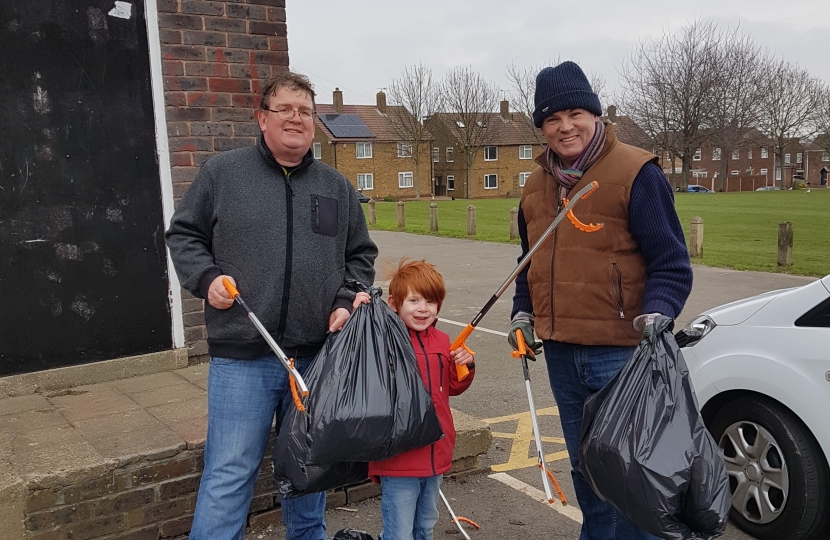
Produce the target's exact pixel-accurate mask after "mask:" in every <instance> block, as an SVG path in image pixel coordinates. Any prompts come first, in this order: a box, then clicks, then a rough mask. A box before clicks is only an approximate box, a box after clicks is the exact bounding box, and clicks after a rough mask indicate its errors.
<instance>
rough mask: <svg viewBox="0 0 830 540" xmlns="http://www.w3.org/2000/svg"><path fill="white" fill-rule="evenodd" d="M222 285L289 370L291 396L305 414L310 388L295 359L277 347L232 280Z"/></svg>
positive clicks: (224, 279) (224, 281)
mask: <svg viewBox="0 0 830 540" xmlns="http://www.w3.org/2000/svg"><path fill="white" fill-rule="evenodd" d="M222 285H224V286H225V289H226V290H227V291H228V294H230V295H231V298H233V299H234V300H236V301H237V303H239V305H240V306H242V307H243V308H244V309H245V312H246V313H247V314H248V318H249V319H251V322H252V323H254V326H256V329H257V330H259V333H260V335H262V337H263V338H264V339H265V341H266V342H267V343H268V346H269V347H271V350H272V351H274V354H276V355H277V358H279V360H280V362H282V365H283V366H285V369H287V370H288V384H289V385H290V386H291V395H292V396H293V397H294V404H295V405H296V406H297V410H299V411H300V412H304V411H305V406H304V405H303V401H302V398H304V397H306V396H308V387H307V386H306V384H305V381H304V380H303V377H302V375H300V372H299V371H297V368H295V367H294V359H293V358H288V357H287V356H286V355H285V353H284V352H282V349H280V346H279V345H277V342H276V341H274V338H272V337H271V334H269V333H268V330H266V329H265V327H264V326H262V323H261V322H259V319H258V318H257V316H256V315H254V312H253V311H251V308H249V307H248V304H246V303H245V301H244V300H243V299H242V297H241V296H239V291H238V290H236V287H235V286H234V284H233V283H231V280H229V279H228V278H226V277H223V278H222ZM298 388H299V389H298Z"/></svg>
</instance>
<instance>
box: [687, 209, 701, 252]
mask: <svg viewBox="0 0 830 540" xmlns="http://www.w3.org/2000/svg"><path fill="white" fill-rule="evenodd" d="M689 244H690V245H689V255H690V256H692V257H703V218H702V217H700V216H695V217H693V218H692V227H691V229H690V231H689Z"/></svg>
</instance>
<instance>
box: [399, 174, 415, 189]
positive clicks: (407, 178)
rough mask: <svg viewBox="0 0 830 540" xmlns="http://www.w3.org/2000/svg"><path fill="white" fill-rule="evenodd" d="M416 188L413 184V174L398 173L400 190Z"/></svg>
mask: <svg viewBox="0 0 830 540" xmlns="http://www.w3.org/2000/svg"><path fill="white" fill-rule="evenodd" d="M412 186H414V184H413V183H412V173H411V172H399V173H398V187H399V188H411V187H412Z"/></svg>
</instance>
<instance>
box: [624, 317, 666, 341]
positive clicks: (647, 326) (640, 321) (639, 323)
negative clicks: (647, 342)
mask: <svg viewBox="0 0 830 540" xmlns="http://www.w3.org/2000/svg"><path fill="white" fill-rule="evenodd" d="M660 316H661V314H660V313H643V314H642V315H638V316H636V317H634V320H633V321H631V324H632V325H633V326H634V329H635V330H637V331H638V332H640V333H641V334H642V335H643V337H644V338H646V337H650V336H651V334H653V333H654V319H656V318H657V317H660Z"/></svg>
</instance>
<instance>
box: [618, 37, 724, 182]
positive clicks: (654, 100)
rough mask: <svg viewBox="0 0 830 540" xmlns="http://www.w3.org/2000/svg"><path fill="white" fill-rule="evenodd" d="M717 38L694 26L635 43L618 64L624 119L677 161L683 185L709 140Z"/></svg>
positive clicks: (717, 77)
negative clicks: (628, 53) (632, 123)
mask: <svg viewBox="0 0 830 540" xmlns="http://www.w3.org/2000/svg"><path fill="white" fill-rule="evenodd" d="M722 41H723V35H722V34H721V33H720V32H719V31H718V30H717V27H716V26H715V25H714V24H713V23H712V22H711V21H695V22H693V23H691V24H690V25H688V26H686V27H685V28H684V29H683V31H682V33H681V34H680V35H675V34H670V33H668V32H667V33H664V34H663V36H662V38H660V39H659V40H658V41H648V42H640V43H639V44H638V45H637V47H636V49H635V51H634V52H633V53H632V54H631V55H630V56H629V58H628V59H627V60H626V61H625V63H624V64H623V68H622V72H621V74H620V82H621V86H622V88H623V104H624V108H625V110H626V112H627V114H628V115H629V116H630V117H631V118H632V120H634V121H635V122H636V123H637V124H639V125H640V127H642V128H643V130H645V132H646V133H647V134H648V135H649V136H650V137H651V138H652V139H653V140H654V141H655V142H657V143H659V145H660V146H662V148H663V150H666V151H668V153H669V155H670V156H676V157H679V158H680V160H681V162H682V164H683V166H682V169H681V184H682V185H683V186H686V185H688V182H689V175H690V171H691V165H692V158H693V156H694V154H695V152H696V151H697V150H698V149H699V148H700V147H701V144H702V143H703V142H704V141H705V140H706V138H707V136H709V135H710V130H711V126H712V124H713V122H712V120H713V116H714V114H715V108H714V105H713V101H714V96H715V92H714V90H715V89H716V88H718V87H719V86H720V85H721V84H723V83H722V81H723V79H724V77H725V76H727V75H728V74H727V73H725V72H724V71H723V70H722V69H721V66H720V61H721V59H722V58H721V50H722V47H721V43H722Z"/></svg>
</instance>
